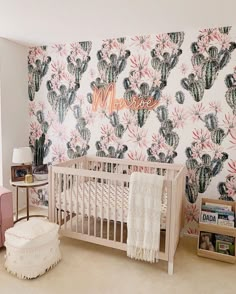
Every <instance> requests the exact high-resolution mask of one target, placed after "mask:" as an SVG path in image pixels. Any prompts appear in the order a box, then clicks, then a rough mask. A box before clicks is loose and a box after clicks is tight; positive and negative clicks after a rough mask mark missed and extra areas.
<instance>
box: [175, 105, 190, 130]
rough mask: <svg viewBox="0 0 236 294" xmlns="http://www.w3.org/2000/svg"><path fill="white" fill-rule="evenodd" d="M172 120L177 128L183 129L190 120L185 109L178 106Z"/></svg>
mask: <svg viewBox="0 0 236 294" xmlns="http://www.w3.org/2000/svg"><path fill="white" fill-rule="evenodd" d="M172 118H173V122H174V126H175V128H183V127H184V125H185V123H186V120H187V118H188V114H187V113H186V112H185V111H184V108H181V107H179V106H178V107H175V108H174V111H173V112H172Z"/></svg>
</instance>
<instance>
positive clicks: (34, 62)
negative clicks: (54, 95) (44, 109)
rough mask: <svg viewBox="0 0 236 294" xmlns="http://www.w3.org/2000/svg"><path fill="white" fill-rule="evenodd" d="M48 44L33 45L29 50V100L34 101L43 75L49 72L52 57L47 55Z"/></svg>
mask: <svg viewBox="0 0 236 294" xmlns="http://www.w3.org/2000/svg"><path fill="white" fill-rule="evenodd" d="M46 49H47V47H46V46H41V47H33V48H30V50H29V56H28V72H29V81H28V95H29V100H30V101H33V100H34V97H35V92H38V91H39V89H40V86H41V83H42V79H43V77H44V76H45V75H46V74H47V72H48V68H49V64H50V62H51V57H50V56H47V55H46Z"/></svg>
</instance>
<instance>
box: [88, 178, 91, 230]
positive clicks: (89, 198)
mask: <svg viewBox="0 0 236 294" xmlns="http://www.w3.org/2000/svg"><path fill="white" fill-rule="evenodd" d="M90 200H91V178H89V197H88V235H89V236H90Z"/></svg>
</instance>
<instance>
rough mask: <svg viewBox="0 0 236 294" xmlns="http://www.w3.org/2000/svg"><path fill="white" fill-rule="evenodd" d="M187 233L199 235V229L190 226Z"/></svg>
mask: <svg viewBox="0 0 236 294" xmlns="http://www.w3.org/2000/svg"><path fill="white" fill-rule="evenodd" d="M187 233H188V234H189V235H198V229H196V228H188V230H187Z"/></svg>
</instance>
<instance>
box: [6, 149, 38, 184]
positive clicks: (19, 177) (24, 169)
mask: <svg viewBox="0 0 236 294" xmlns="http://www.w3.org/2000/svg"><path fill="white" fill-rule="evenodd" d="M12 162H13V163H16V164H18V165H16V166H12V167H11V180H12V182H15V181H25V182H26V183H32V182H33V177H32V152H31V149H30V147H21V148H14V150H13V156H12ZM26 163H29V164H26Z"/></svg>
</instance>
